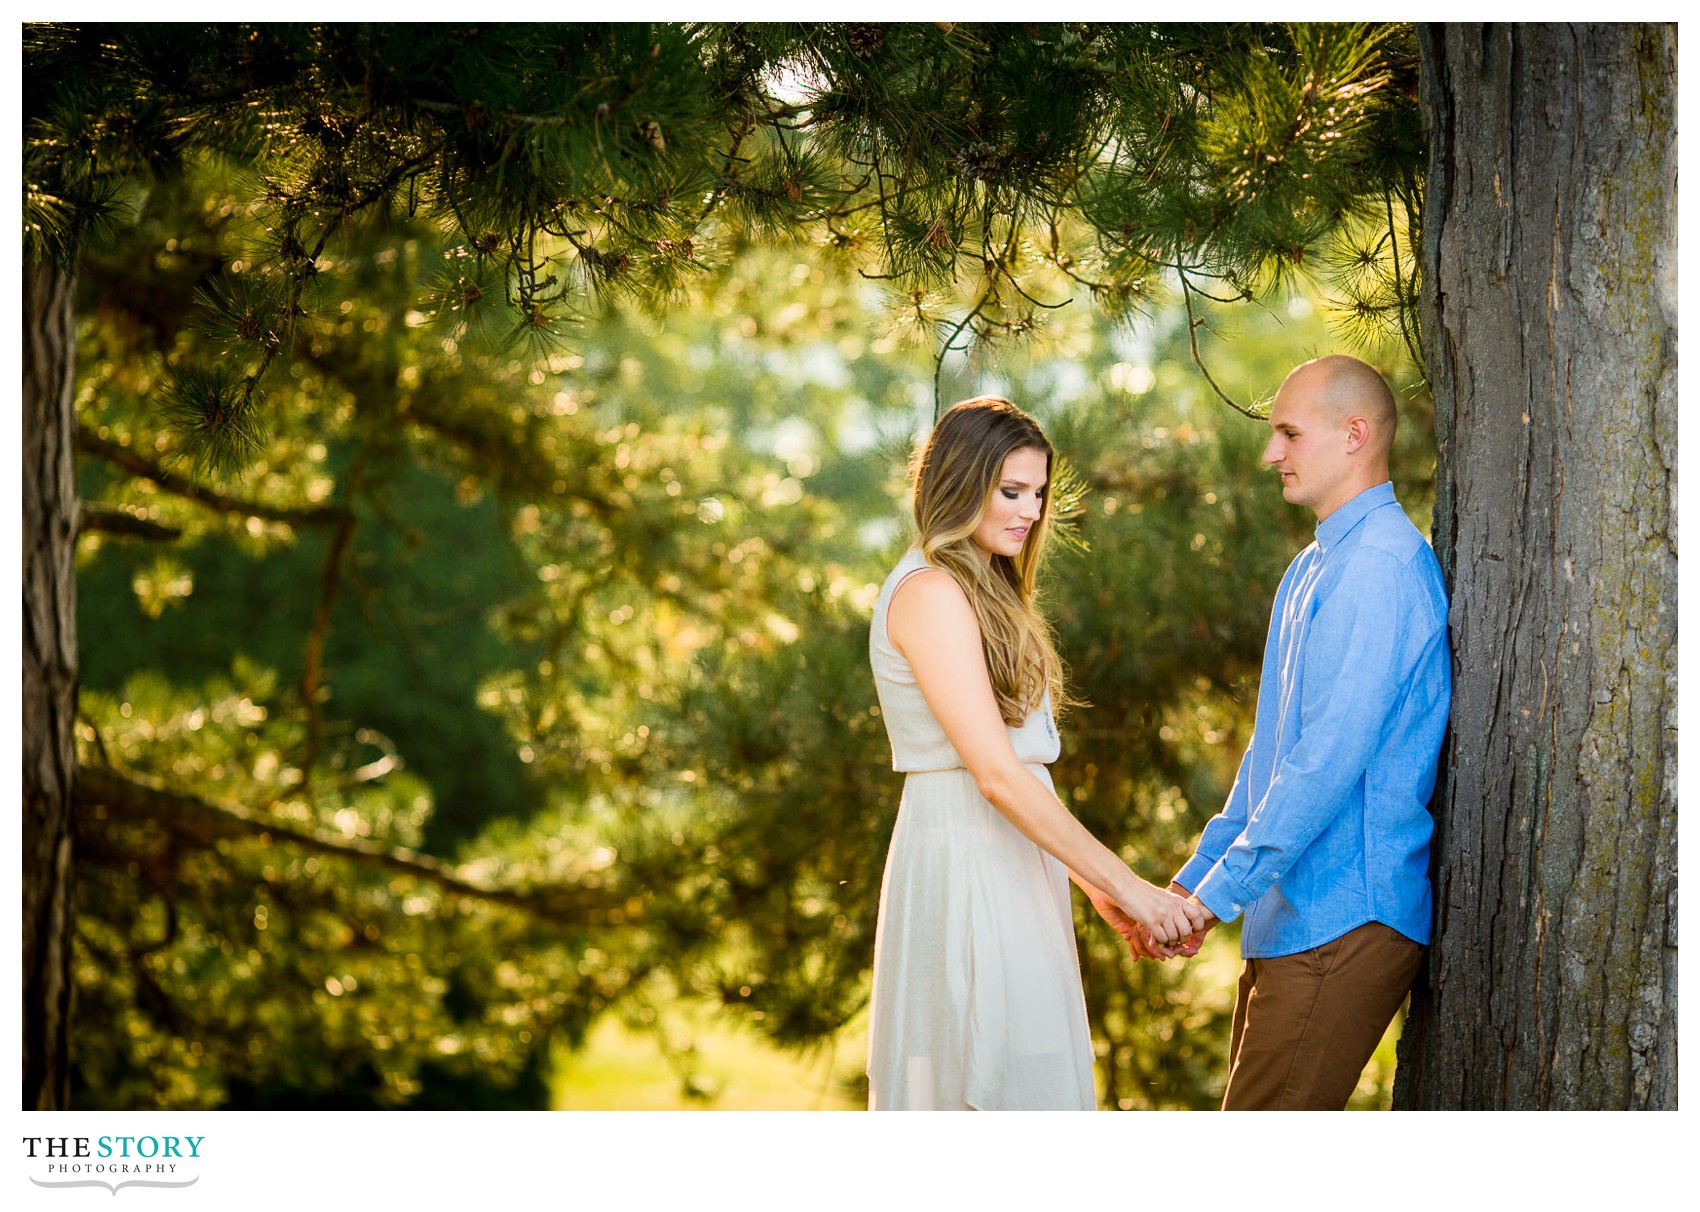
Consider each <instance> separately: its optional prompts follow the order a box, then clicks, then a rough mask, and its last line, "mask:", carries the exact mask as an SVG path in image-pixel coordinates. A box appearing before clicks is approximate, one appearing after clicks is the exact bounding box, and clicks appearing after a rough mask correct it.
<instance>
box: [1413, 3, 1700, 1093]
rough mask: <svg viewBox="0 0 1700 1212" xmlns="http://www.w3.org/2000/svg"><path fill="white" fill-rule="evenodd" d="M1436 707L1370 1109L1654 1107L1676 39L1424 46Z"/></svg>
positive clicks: (1664, 787)
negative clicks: (1421, 928) (1402, 956)
mask: <svg viewBox="0 0 1700 1212" xmlns="http://www.w3.org/2000/svg"><path fill="white" fill-rule="evenodd" d="M1422 45H1423V71H1424V84H1423V88H1424V108H1425V112H1426V113H1427V115H1428V118H1429V123H1430V126H1429V147H1430V168H1429V186H1428V190H1429V192H1428V199H1427V202H1426V205H1425V210H1424V222H1425V228H1426V231H1425V237H1424V249H1423V265H1424V271H1425V273H1426V275H1427V278H1426V290H1427V294H1426V300H1425V302H1426V306H1427V327H1426V333H1425V339H1426V340H1427V341H1428V350H1427V357H1428V363H1429V372H1430V375H1431V378H1432V381H1433V384H1434V394H1435V412H1436V429H1437V438H1438V440H1439V485H1438V499H1437V505H1436V510H1435V546H1436V549H1437V551H1438V552H1439V554H1440V557H1441V563H1442V567H1443V568H1444V569H1445V570H1446V573H1447V577H1448V580H1449V583H1450V584H1451V587H1452V616H1451V626H1452V644H1453V653H1454V665H1453V668H1454V677H1455V686H1454V692H1453V695H1454V697H1453V707H1452V728H1451V735H1450V741H1449V743H1448V750H1447V760H1446V763H1445V764H1446V767H1447V770H1446V774H1445V776H1444V778H1443V780H1442V785H1441V788H1440V789H1439V791H1438V792H1437V795H1436V800H1435V805H1436V817H1437V826H1438V830H1437V835H1436V847H1435V900H1436V934H1435V943H1434V947H1433V950H1432V953H1431V956H1430V960H1429V969H1428V976H1427V979H1426V980H1425V981H1424V982H1423V984H1422V985H1421V986H1420V987H1419V989H1418V990H1417V991H1416V992H1415V994H1414V995H1413V999H1412V1009H1411V1015H1410V1018H1409V1020H1408V1022H1407V1025H1406V1028H1405V1032H1404V1038H1403V1039H1402V1041H1401V1045H1400V1050H1399V1068H1398V1078H1397V1081H1396V1086H1395V1098H1394V1101H1395V1105H1396V1106H1400V1107H1435V1108H1440V1107H1452V1108H1459V1107H1462V1108H1525V1109H1534V1108H1659V1107H1674V1106H1675V1105H1676V1097H1677V1094H1676V1031H1677V959H1676V861H1677V850H1676V625H1677V615H1676V605H1677V602H1676V592H1677V586H1676V436H1677V434H1676V386H1677V374H1676V27H1675V26H1634V25H1597V26H1557V25H1545V26H1521V25H1502V26H1488V27H1482V26H1446V27H1436V28H1429V29H1425V30H1423V31H1422Z"/></svg>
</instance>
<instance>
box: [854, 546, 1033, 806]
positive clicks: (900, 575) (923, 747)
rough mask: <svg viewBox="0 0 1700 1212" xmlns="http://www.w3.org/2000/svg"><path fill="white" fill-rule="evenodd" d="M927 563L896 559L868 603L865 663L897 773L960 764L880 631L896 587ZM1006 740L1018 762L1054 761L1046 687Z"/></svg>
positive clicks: (920, 558) (911, 674)
mask: <svg viewBox="0 0 1700 1212" xmlns="http://www.w3.org/2000/svg"><path fill="white" fill-rule="evenodd" d="M930 567H932V565H931V564H929V563H927V558H926V557H925V556H924V555H922V554H921V553H920V552H919V551H911V552H909V553H908V554H907V555H905V556H904V557H903V559H901V560H899V561H898V564H897V567H896V568H894V569H893V570H892V573H891V575H890V576H888V577H887V578H886V580H885V584H884V585H882V586H881V587H880V594H879V598H878V599H877V600H876V601H875V602H874V617H873V623H872V625H871V626H870V627H869V629H868V663H869V664H870V665H872V666H873V669H874V690H875V691H876V692H877V693H878V695H879V703H880V715H881V717H882V718H883V719H884V720H885V730H886V734H887V735H888V736H889V737H890V739H891V768H892V769H893V770H896V771H898V772H899V773H902V774H918V773H922V772H925V771H932V770H961V769H962V768H963V766H962V759H961V758H960V757H959V756H957V752H956V750H955V748H954V747H952V745H951V743H950V740H949V738H948V737H946V736H945V734H944V729H943V728H941V727H940V726H939V722H938V720H937V719H935V718H934V717H933V713H932V711H931V710H930V709H929V708H928V707H927V700H926V699H925V698H924V697H923V696H922V694H921V687H920V686H919V685H917V684H916V682H915V671H914V670H913V669H911V668H910V667H909V662H908V661H906V660H904V659H903V654H902V653H900V652H898V651H897V648H896V646H895V645H893V644H892V642H891V637H890V636H889V635H888V634H887V633H886V625H885V620H886V612H887V611H888V610H889V609H890V608H891V598H892V595H893V594H894V593H896V592H897V587H898V586H899V585H901V584H902V583H903V582H904V581H905V580H907V579H908V578H909V577H910V575H912V574H913V573H917V572H919V571H921V569H923V568H930ZM1009 739H1010V743H1011V744H1013V745H1014V746H1015V756H1016V757H1017V758H1019V759H1020V760H1021V761H1023V762H1028V763H1039V764H1043V765H1049V764H1050V763H1052V762H1054V761H1056V760H1057V755H1058V754H1059V753H1060V752H1061V751H1062V742H1061V739H1060V738H1059V737H1058V735H1057V725H1056V719H1055V717H1054V716H1053V714H1052V711H1051V694H1050V691H1048V690H1047V691H1046V692H1045V696H1044V699H1043V700H1042V702H1041V703H1040V705H1039V707H1038V709H1037V710H1035V711H1033V712H1031V713H1029V714H1028V716H1027V719H1026V720H1025V721H1024V722H1023V723H1022V725H1021V727H1019V728H1011V729H1010V730H1009Z"/></svg>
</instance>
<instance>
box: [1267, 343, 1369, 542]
mask: <svg viewBox="0 0 1700 1212" xmlns="http://www.w3.org/2000/svg"><path fill="white" fill-rule="evenodd" d="M1316 394H1317V393H1316V384H1315V380H1314V377H1313V376H1312V375H1307V374H1306V373H1304V372H1303V371H1301V372H1299V373H1298V374H1295V375H1292V376H1290V377H1289V378H1288V379H1287V381H1286V382H1285V383H1283V384H1282V385H1281V390H1280V391H1279V392H1277V393H1276V394H1275V405H1274V407H1273V408H1271V409H1270V410H1269V428H1270V431H1271V432H1270V436H1269V444H1268V445H1267V446H1265V447H1264V448H1263V461H1264V462H1265V463H1267V464H1269V465H1270V466H1271V467H1273V468H1274V469H1275V470H1276V471H1277V472H1279V473H1280V476H1281V495H1282V496H1283V497H1285V498H1286V499H1287V500H1288V501H1289V502H1291V503H1292V504H1294V505H1303V506H1305V507H1306V508H1307V509H1311V510H1314V511H1315V512H1316V517H1317V520H1318V521H1321V520H1322V519H1323V518H1326V517H1327V516H1328V515H1329V514H1331V513H1333V512H1334V510H1335V509H1337V508H1339V507H1340V506H1341V505H1343V504H1344V503H1345V502H1346V500H1347V499H1349V497H1350V495H1351V494H1350V492H1349V491H1348V487H1347V485H1348V482H1349V479H1350V476H1351V472H1352V468H1351V463H1350V461H1349V460H1348V458H1347V420H1346V418H1336V417H1335V416H1334V415H1333V412H1332V410H1330V409H1329V408H1328V407H1326V406H1325V405H1323V404H1321V403H1319V402H1318V401H1317V399H1316Z"/></svg>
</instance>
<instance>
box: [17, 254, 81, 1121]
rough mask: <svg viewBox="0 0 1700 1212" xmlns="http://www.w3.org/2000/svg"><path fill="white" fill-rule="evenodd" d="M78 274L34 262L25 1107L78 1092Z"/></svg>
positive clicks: (29, 378)
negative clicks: (74, 947) (74, 929)
mask: <svg viewBox="0 0 1700 1212" xmlns="http://www.w3.org/2000/svg"><path fill="white" fill-rule="evenodd" d="M74 294H75V280H74V278H73V277H72V276H71V274H69V273H67V272H65V271H62V270H60V269H58V268H57V267H55V266H53V265H52V264H51V263H47V262H43V263H41V264H38V265H26V266H25V267H24V299H23V307H24V349H23V363H24V434H23V439H24V612H23V613H24V659H23V664H24V719H23V725H24V726H23V742H24V747H23V767H24V828H23V889H24V903H23V918H24V921H23V925H24V952H23V967H24V1006H23V1023H24V1040H23V1070H24V1094H23V1106H24V1107H25V1108H26V1109H28V1108H33V1109H39V1110H53V1109H58V1108H62V1107H64V1106H65V1105H66V1103H67V1101H68V1098H69V1078H70V1065H69V1031H68V1028H69V1022H70V1014H71V837H72V827H71V825H72V822H71V781H72V772H73V771H74V770H75V754H74V750H73V745H72V736H71V729H72V724H73V721H74V719H75V717H76V709H77V630H76V615H77V581H76V560H75V556H76V550H75V545H76V535H77V480H76V456H75V452H74V445H73V443H74V437H75V432H74V431H75V418H74V415H73V394H72V392H73V387H74V380H75V376H76V359H77V341H76V326H75V322H74V307H73V302H74V300H73V296H74Z"/></svg>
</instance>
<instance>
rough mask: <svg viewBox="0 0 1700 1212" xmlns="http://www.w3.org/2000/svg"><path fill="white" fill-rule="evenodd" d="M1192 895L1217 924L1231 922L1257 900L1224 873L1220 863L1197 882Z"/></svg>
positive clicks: (1243, 886) (1241, 885)
mask: <svg viewBox="0 0 1700 1212" xmlns="http://www.w3.org/2000/svg"><path fill="white" fill-rule="evenodd" d="M1183 882H1184V881H1183ZM1192 894H1193V895H1194V896H1196V897H1197V898H1198V901H1199V904H1201V905H1203V906H1204V907H1205V908H1206V909H1208V910H1210V912H1211V913H1213V914H1214V915H1215V916H1216V920H1217V921H1219V922H1231V921H1233V920H1234V919H1235V918H1237V917H1238V916H1239V915H1240V914H1242V913H1244V912H1245V911H1246V907H1247V906H1248V905H1250V904H1251V903H1252V901H1254V900H1256V899H1257V898H1256V897H1254V896H1252V895H1251V894H1250V893H1249V892H1248V891H1247V890H1246V888H1245V885H1243V884H1241V883H1240V882H1239V881H1238V880H1236V879H1235V878H1234V877H1233V876H1231V875H1229V874H1228V873H1227V872H1226V871H1224V870H1223V869H1222V865H1221V864H1220V863H1218V864H1216V865H1215V866H1213V867H1211V868H1210V870H1209V871H1208V872H1207V873H1206V874H1205V876H1204V878H1203V879H1201V880H1199V881H1198V884H1197V885H1196V886H1194V887H1193V889H1192Z"/></svg>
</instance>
